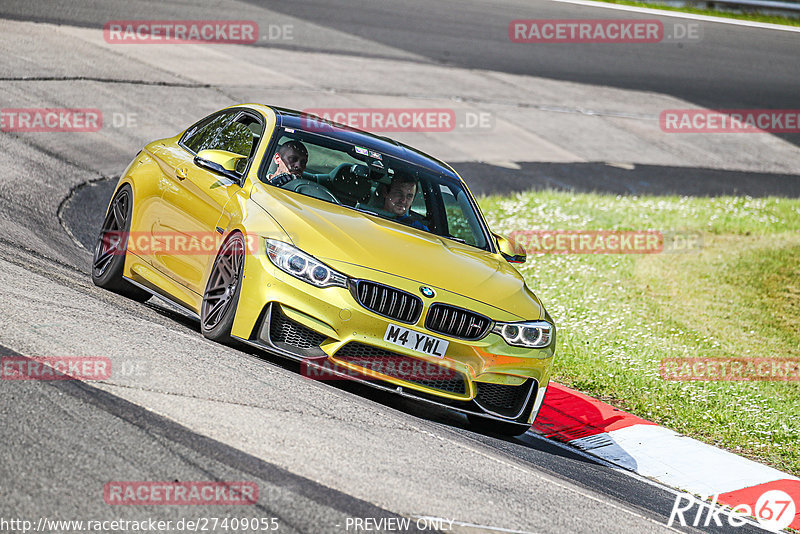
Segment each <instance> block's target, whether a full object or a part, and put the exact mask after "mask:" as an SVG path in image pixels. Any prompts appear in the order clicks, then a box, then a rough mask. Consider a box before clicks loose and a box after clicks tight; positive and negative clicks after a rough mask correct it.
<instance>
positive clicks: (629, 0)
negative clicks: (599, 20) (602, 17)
mask: <svg viewBox="0 0 800 534" xmlns="http://www.w3.org/2000/svg"><path fill="white" fill-rule="evenodd" d="M597 1H598V2H606V3H608V4H621V5H625V6H636V7H648V8H651V9H663V10H665V11H680V12H682V13H694V14H695V15H708V16H710V17H724V18H729V19H737V20H751V21H753V22H766V23H770V24H783V25H784V26H800V18H798V17H789V16H786V17H784V16H780V15H763V14H761V13H759V12H757V11H753V12H743V13H736V12H732V11H724V10H717V9H703V8H699V7H688V6H687V7H677V6H670V5H667V4H661V3H658V2H635V1H633V0H597Z"/></svg>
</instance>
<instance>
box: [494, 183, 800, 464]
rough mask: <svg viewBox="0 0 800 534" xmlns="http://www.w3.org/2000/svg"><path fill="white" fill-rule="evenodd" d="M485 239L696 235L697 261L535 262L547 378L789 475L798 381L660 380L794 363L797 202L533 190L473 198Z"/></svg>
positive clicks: (680, 257)
mask: <svg viewBox="0 0 800 534" xmlns="http://www.w3.org/2000/svg"><path fill="white" fill-rule="evenodd" d="M480 204H481V207H482V210H483V211H484V214H485V215H486V218H487V219H488V221H489V223H490V226H491V227H492V229H493V230H494V231H497V232H500V233H505V234H510V233H511V232H513V231H515V230H591V229H597V230H601V229H602V230H661V231H687V232H701V235H702V245H703V246H702V249H701V250H700V251H699V252H697V251H696V252H693V253H691V252H687V253H662V254H641V255H639V254H537V255H531V256H529V257H528V261H527V263H525V264H524V265H522V266H521V269H520V271H521V272H522V274H523V276H524V277H525V279H526V281H527V283H528V285H529V286H530V287H531V289H533V291H534V292H535V293H536V294H537V296H538V297H540V298H541V299H542V301H543V303H544V304H545V306H546V307H547V309H548V311H549V312H550V314H551V315H552V317H553V319H554V320H555V321H556V324H557V326H558V327H559V337H558V339H559V341H558V348H557V352H556V365H555V376H554V380H556V381H558V382H561V383H563V384H566V385H568V386H571V387H575V388H576V389H579V390H581V391H584V392H586V393H588V394H590V395H592V396H595V397H599V398H602V399H603V400H606V401H607V402H609V403H610V404H613V405H616V406H618V407H620V408H624V409H626V410H628V411H630V412H632V413H634V414H636V415H639V416H641V417H645V418H647V419H650V420H653V421H655V422H657V423H659V424H661V425H663V426H666V427H669V428H672V429H674V430H676V431H678V432H681V433H684V434H687V435H689V436H692V437H695V438H697V439H699V440H702V441H705V442H707V443H710V444H713V445H716V446H719V447H723V448H725V449H728V450H731V451H734V452H736V453H738V454H742V455H744V456H748V457H750V458H752V459H754V460H757V461H760V462H763V463H766V464H769V465H772V466H773V467H775V468H777V469H780V470H782V471H786V472H788V473H792V474H794V475H800V382H796V381H792V382H767V381H748V382H733V381H715V382H701V381H668V380H664V379H662V378H661V376H660V373H659V365H660V362H661V360H662V359H663V358H675V357H716V358H742V357H748V358H750V357H753V358H755V357H760V358H789V357H792V358H800V200H794V199H778V198H761V199H752V198H749V197H718V198H689V197H635V196H613V195H600V194H571V193H566V192H554V191H537V192H526V193H520V194H516V195H513V196H510V197H497V196H493V197H484V198H481V199H480Z"/></svg>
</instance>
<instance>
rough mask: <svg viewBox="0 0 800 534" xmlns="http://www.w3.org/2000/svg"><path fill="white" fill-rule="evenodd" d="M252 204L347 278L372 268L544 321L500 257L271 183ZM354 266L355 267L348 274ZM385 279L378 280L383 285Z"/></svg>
mask: <svg viewBox="0 0 800 534" xmlns="http://www.w3.org/2000/svg"><path fill="white" fill-rule="evenodd" d="M251 198H252V199H253V201H254V202H255V203H256V204H258V205H259V206H261V207H262V208H263V209H264V210H265V211H267V212H268V213H269V214H270V215H271V216H272V217H273V218H274V219H275V220H276V221H277V222H278V224H280V225H281V226H282V227H283V229H284V231H285V232H286V234H287V235H288V237H289V239H291V241H292V243H293V244H294V245H295V246H296V247H298V248H300V249H302V250H303V251H305V252H307V253H309V254H311V255H312V256H314V257H316V258H318V259H320V260H322V261H324V262H326V263H328V264H329V265H331V267H334V268H336V269H338V270H341V271H342V272H344V273H345V274H349V275H350V276H353V275H354V274H355V273H354V272H352V271H358V272H363V268H367V269H371V270H374V271H380V272H382V273H388V274H390V275H394V276H399V277H402V278H406V279H410V280H413V281H415V282H418V283H420V284H425V285H429V286H432V287H435V288H438V289H443V290H446V291H450V292H452V293H456V294H459V295H461V296H464V297H467V298H471V299H474V300H477V301H479V302H483V303H484V304H488V305H490V306H493V307H495V308H498V309H500V310H503V311H506V312H508V313H511V314H513V315H515V316H517V317H519V318H521V319H529V320H533V319H540V318H543V317H544V310H543V308H542V306H541V303H540V302H539V300H538V299H537V298H536V297H535V296H534V295H533V293H532V292H531V291H530V290H529V289H528V287H527V286H526V285H525V282H524V281H523V279H522V276H521V275H520V274H519V273H518V272H517V270H516V269H514V268H513V267H512V266H511V265H509V264H508V262H506V261H505V260H503V259H502V257H501V256H499V255H496V254H492V253H489V252H487V251H483V250H480V249H477V248H475V247H471V246H469V245H465V244H462V243H458V242H456V241H453V240H451V239H446V238H441V237H438V236H435V235H433V234H430V233H427V232H422V231H420V230H416V229H414V228H411V227H408V226H405V225H403V224H400V223H395V222H392V221H388V220H386V219H381V218H380V217H377V216H373V215H369V214H365V213H362V212H359V211H355V210H351V209H348V208H346V207H343V206H339V205H336V204H331V203H329V202H325V201H322V200H318V199H315V198H311V197H305V196H302V195H299V194H298V193H292V192H287V191H284V190H281V189H278V188H273V187H269V188H267V186H265V185H263V184H256V185H254V186H253V189H252V190H251ZM350 265H352V266H354V268H353V269H352V270H351V272H348V266H350ZM356 267H357V268H356ZM379 277H380V274H379V273H376V280H378V281H380V280H381V278H379Z"/></svg>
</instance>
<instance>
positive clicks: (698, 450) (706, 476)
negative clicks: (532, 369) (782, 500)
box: [533, 382, 800, 529]
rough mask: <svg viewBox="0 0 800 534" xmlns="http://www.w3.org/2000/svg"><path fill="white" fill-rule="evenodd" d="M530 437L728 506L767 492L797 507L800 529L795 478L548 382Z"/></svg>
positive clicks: (748, 501) (798, 485) (799, 489)
mask: <svg viewBox="0 0 800 534" xmlns="http://www.w3.org/2000/svg"><path fill="white" fill-rule="evenodd" d="M533 430H534V432H537V433H538V434H541V435H543V436H545V437H547V438H550V439H554V440H557V441H561V442H564V443H567V444H569V445H571V446H573V447H576V448H578V449H580V450H583V451H586V452H587V453H589V454H591V455H593V456H596V457H598V458H601V459H603V460H605V461H607V462H609V463H612V464H614V465H617V466H620V467H623V468H625V469H629V470H631V471H633V472H635V473H638V474H639V475H641V476H644V477H647V478H650V479H653V480H657V481H659V482H661V483H663V484H665V485H667V486H670V487H673V488H676V489H680V490H683V491H686V492H688V493H691V494H695V495H703V496H712V495H719V498H718V502H719V503H720V504H726V505H729V506H737V505H741V504H747V505H749V506H750V507H751V509H755V505H756V501H757V500H758V498H759V497H760V496H761V495H763V494H764V492H766V491H769V490H781V491H783V492H785V493H787V494H789V495H790V496H791V497H792V499H793V500H794V502H795V503H796V504H797V507H796V509H797V512H796V515H795V516H794V520H793V521H792V523H791V524H790V525H789V526H790V527H792V528H795V529H800V479H798V478H797V477H794V476H791V475H788V474H786V473H782V472H781V471H778V470H777V469H773V468H771V467H768V466H766V465H762V464H760V463H757V462H754V461H752V460H748V459H747V458H743V457H741V456H737V455H736V454H733V453H730V452H728V451H724V450H722V449H718V448H717V447H713V446H711V445H707V444H705V443H701V442H699V441H697V440H695V439H692V438H689V437H686V436H682V435H680V434H678V433H677V432H675V431H673V430H669V429H667V428H664V427H661V426H658V425H657V424H655V423H653V422H651V421H647V420H645V419H642V418H640V417H636V416H635V415H632V414H629V413H627V412H624V411H622V410H619V409H617V408H614V407H613V406H610V405H608V404H606V403H604V402H601V401H599V400H597V399H594V398H592V397H589V396H587V395H584V394H583V393H581V392H579V391H575V390H574V389H571V388H568V387H566V386H563V385H561V384H557V383H555V382H550V385H549V386H548V388H547V393H546V394H545V398H544V403H543V404H542V408H541V410H540V411H539V415H538V416H537V417H536V421H535V422H534V424H533Z"/></svg>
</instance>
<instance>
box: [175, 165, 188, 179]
mask: <svg viewBox="0 0 800 534" xmlns="http://www.w3.org/2000/svg"><path fill="white" fill-rule="evenodd" d="M188 175H189V171H187V170H186V167H179V168H177V169H175V176H177V178H178V180H185V179H186V177H187V176H188Z"/></svg>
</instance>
